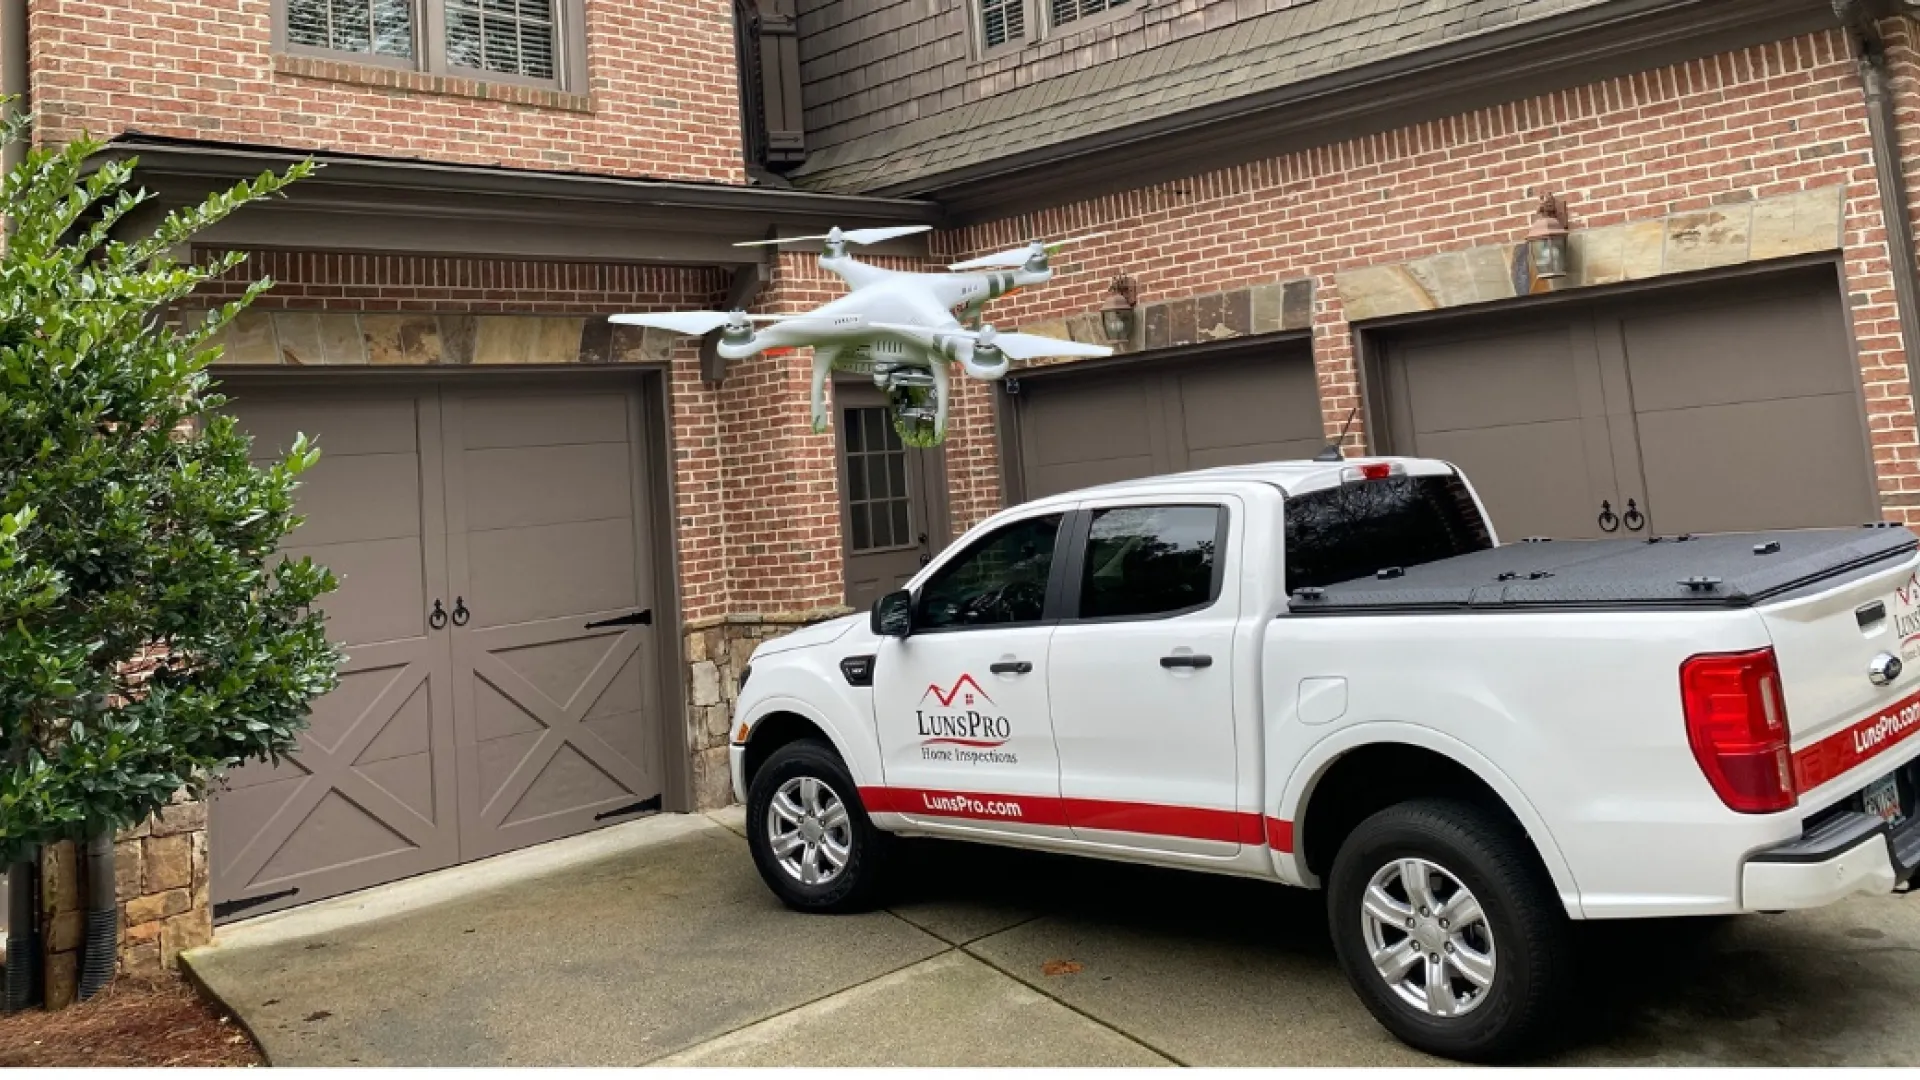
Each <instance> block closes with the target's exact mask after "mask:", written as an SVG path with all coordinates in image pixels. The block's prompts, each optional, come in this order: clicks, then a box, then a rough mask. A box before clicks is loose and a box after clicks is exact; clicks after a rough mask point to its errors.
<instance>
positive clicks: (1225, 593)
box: [1047, 499, 1261, 856]
mask: <svg viewBox="0 0 1920 1080" xmlns="http://www.w3.org/2000/svg"><path fill="white" fill-rule="evenodd" d="M1079 520H1080V523H1079V525H1078V527H1077V528H1076V529H1075V532H1076V533H1078V535H1077V536H1076V538H1075V540H1074V541H1073V553H1072V555H1071V556H1070V557H1069V559H1068V561H1067V573H1068V575H1069V581H1068V582H1067V587H1066V590H1065V592H1066V596H1065V600H1064V603H1065V605H1066V610H1065V611H1064V612H1063V613H1062V619H1061V622H1060V626H1059V628H1058V629H1057V630H1055V631H1054V635H1053V643H1052V649H1051V651H1050V653H1049V656H1048V672H1047V681H1048V690H1049V697H1050V698H1051V700H1052V703H1053V727H1054V742H1055V744H1056V745H1057V746H1058V747H1059V752H1060V795H1061V798H1062V800H1063V801H1064V803H1065V806H1066V812H1067V821H1068V824H1069V825H1070V826H1071V827H1072V829H1073V835H1074V836H1076V837H1078V838H1080V839H1085V840H1097V841H1102V842H1105V843H1121V844H1125V845H1126V846H1129V847H1136V848H1145V849H1150V850H1156V851H1163V852H1172V853H1179V854H1190V855H1214V856H1227V855H1232V854H1234V853H1235V852H1237V851H1239V850H1240V846H1241V845H1242V844H1245V843H1259V842H1261V838H1260V825H1259V823H1260V818H1259V816H1258V815H1257V814H1254V813H1247V814H1241V813H1240V812H1239V798H1238V795H1239V789H1238V772H1239V757H1238V749H1237V738H1236V731H1237V728H1236V722H1235V721H1236V716H1235V711H1234V694H1233V687H1234V671H1235V661H1234V632H1235V629H1236V627H1237V626H1238V624H1239V615H1240V603H1239V581H1238V576H1237V575H1236V574H1233V573H1231V572H1230V571H1229V567H1228V562H1227V551H1228V549H1229V548H1230V547H1231V546H1232V542H1231V539H1230V528H1231V525H1232V519H1231V511H1230V507H1229V500H1224V499H1223V500H1221V501H1219V502H1214V501H1207V502H1196V503H1186V504H1178V505H1171V504H1156V503H1153V502H1150V501H1143V502H1129V503H1123V504H1116V505H1107V506H1095V507H1090V508H1088V510H1087V511H1085V516H1084V517H1083V518H1080V519H1079Z"/></svg>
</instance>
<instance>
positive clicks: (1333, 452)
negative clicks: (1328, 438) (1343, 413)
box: [1313, 405, 1360, 461]
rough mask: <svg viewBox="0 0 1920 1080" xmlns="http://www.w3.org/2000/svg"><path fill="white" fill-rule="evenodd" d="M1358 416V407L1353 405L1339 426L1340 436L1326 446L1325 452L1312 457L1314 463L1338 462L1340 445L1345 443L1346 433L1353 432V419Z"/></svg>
mask: <svg viewBox="0 0 1920 1080" xmlns="http://www.w3.org/2000/svg"><path fill="white" fill-rule="evenodd" d="M1359 415H1360V406H1358V405H1355V406H1354V407H1353V411H1352V412H1350V413H1348V414H1347V422H1346V423H1344V424H1342V425H1340V436H1339V438H1336V439H1334V440H1333V441H1332V442H1330V443H1328V444H1327V448H1326V449H1325V450H1322V451H1320V452H1319V453H1317V454H1315V455H1313V460H1315V461H1340V460H1342V458H1341V456H1340V444H1341V443H1343V442H1346V441H1347V432H1349V431H1351V430H1353V418H1354V417H1356V416H1359Z"/></svg>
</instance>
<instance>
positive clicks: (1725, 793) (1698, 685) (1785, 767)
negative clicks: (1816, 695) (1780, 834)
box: [1680, 648, 1799, 814]
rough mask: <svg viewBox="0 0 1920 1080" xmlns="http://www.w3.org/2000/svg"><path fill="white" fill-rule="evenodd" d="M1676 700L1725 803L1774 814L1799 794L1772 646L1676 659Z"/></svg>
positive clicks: (1793, 802)
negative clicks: (1677, 680) (1677, 691)
mask: <svg viewBox="0 0 1920 1080" xmlns="http://www.w3.org/2000/svg"><path fill="white" fill-rule="evenodd" d="M1680 700H1681V704H1682V706H1683V708H1684V710H1685V713H1686V718H1687V743H1688V744H1689V745H1690V746H1692V747H1693V757H1694V760H1695V761H1698V762H1699V763H1700V771H1701V772H1703V773H1705V774H1706V777H1707V782H1708V783H1709V784H1712V785H1713V790H1714V793H1715V794H1717V795H1719V796H1720V801H1721V802H1723V803H1726V804H1727V808H1728V809H1730V810H1734V811H1737V812H1739V813H1742V814H1772V813H1778V812H1779V811H1782V810H1791V809H1792V808H1793V807H1794V806H1795V805H1796V804H1797V803H1798V802H1799V796H1798V794H1797V793H1796V792H1795V791H1794V784H1793V767H1792V755H1791V754H1790V752H1789V750H1788V730H1787V704H1786V700H1785V698H1784V697H1782V696H1781V691H1780V666H1779V664H1778V662H1777V661H1776V660H1775V659H1774V655H1773V650H1772V649H1771V648H1767V649H1757V650H1755V651H1753V652H1743V653H1713V654H1707V655H1702V656H1695V657H1691V658H1689V659H1688V660H1687V661H1686V662H1685V663H1683V664H1681V665H1680Z"/></svg>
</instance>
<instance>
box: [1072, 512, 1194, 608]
mask: <svg viewBox="0 0 1920 1080" xmlns="http://www.w3.org/2000/svg"><path fill="white" fill-rule="evenodd" d="M1225 512H1226V511H1224V510H1222V509H1220V508H1219V507H1217V506H1124V507H1115V508H1113V509H1111V510H1097V511H1095V512H1094V515H1093V527H1092V531H1091V532H1090V533H1089V534H1088V536H1087V563H1086V570H1085V573H1084V574H1083V576H1082V577H1081V580H1080V617H1081V618H1083V619H1104V618H1113V617H1116V616H1126V615H1133V616H1140V615H1164V614H1167V613H1169V612H1175V611H1187V610H1190V609H1193V608H1199V607H1205V606H1206V605H1208V604H1210V603H1212V602H1213V599H1214V597H1213V569H1214V559H1215V557H1216V556H1217V554H1218V553H1217V552H1216V551H1215V550H1214V545H1215V543H1216V540H1217V538H1218V536H1219V531H1220V516H1221V515H1222V514H1224V513H1225Z"/></svg>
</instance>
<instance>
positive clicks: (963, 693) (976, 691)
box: [920, 675, 993, 709]
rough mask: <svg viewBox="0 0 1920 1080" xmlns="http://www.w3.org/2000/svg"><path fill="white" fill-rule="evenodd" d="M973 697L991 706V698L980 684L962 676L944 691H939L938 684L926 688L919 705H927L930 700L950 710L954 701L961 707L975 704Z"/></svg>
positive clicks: (967, 676)
mask: <svg viewBox="0 0 1920 1080" xmlns="http://www.w3.org/2000/svg"><path fill="white" fill-rule="evenodd" d="M975 697H978V698H980V699H981V700H982V701H985V702H986V703H987V704H989V705H992V704H993V698H992V697H990V696H988V694H987V692H986V691H985V690H982V689H980V684H979V683H977V682H975V681H973V676H971V675H962V676H960V677H959V678H958V679H955V680H954V682H953V686H952V687H950V688H949V689H946V690H942V689H940V684H939V683H933V684H932V685H930V686H928V687H927V692H926V693H924V694H922V695H920V703H921V704H922V705H924V704H926V703H927V699H928V698H932V699H933V700H935V701H937V702H939V703H940V707H941V708H943V709H945V708H951V707H952V706H953V703H954V702H955V701H956V700H958V701H959V702H960V704H962V705H972V704H974V703H975V702H974V698H975Z"/></svg>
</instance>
